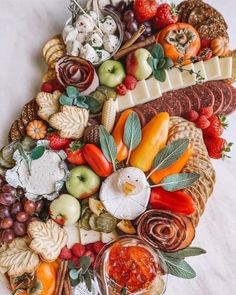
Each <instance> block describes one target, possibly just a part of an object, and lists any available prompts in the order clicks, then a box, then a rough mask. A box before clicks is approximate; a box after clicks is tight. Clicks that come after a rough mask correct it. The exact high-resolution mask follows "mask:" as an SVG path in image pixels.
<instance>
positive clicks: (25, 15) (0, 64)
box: [0, 0, 236, 295]
mask: <svg viewBox="0 0 236 295" xmlns="http://www.w3.org/2000/svg"><path fill="white" fill-rule="evenodd" d="M208 2H209V3H211V4H214V6H215V7H217V8H218V9H219V10H220V11H222V12H223V13H224V15H225V18H226V19H227V22H228V24H229V32H230V37H231V47H232V48H236V35H235V26H236V19H235V15H236V6H235V1H234V0H225V1H222V0H214V1H213V0H211V1H208ZM67 5H68V0H0V12H1V13H0V40H1V43H0V146H1V145H2V144H4V143H5V142H6V138H7V133H8V129H9V126H10V124H11V122H12V121H13V120H14V118H16V116H17V115H18V113H19V110H20V108H21V107H22V106H23V104H24V103H25V102H27V101H28V100H30V99H31V98H32V97H33V96H34V95H35V94H36V93H37V91H38V89H39V86H40V79H41V76H42V73H43V72H44V71H45V66H44V62H43V58H42V55H41V48H42V46H43V44H44V43H45V42H46V41H47V39H49V38H50V37H51V36H52V35H54V34H56V33H58V32H60V31H61V28H62V27H63V24H64V22H65V20H66V19H67V18H68V16H69V12H68V11H67V9H66V7H67ZM229 121H230V127H229V128H228V130H227V132H225V136H226V138H228V139H229V140H230V141H232V142H235V144H236V127H235V126H236V114H234V115H232V116H231V117H230V118H229ZM231 155H232V156H233V158H232V159H230V160H226V161H224V162H223V161H216V162H215V163H214V165H215V168H216V171H217V184H216V187H215V191H214V195H213V196H212V199H211V200H210V201H209V203H208V205H207V210H206V212H205V215H204V216H203V217H202V220H201V222H200V225H199V227H198V229H197V235H196V239H195V241H194V243H193V245H196V246H200V247H202V248H204V249H206V250H207V252H208V253H207V254H206V255H205V256H201V257H199V258H192V259H189V262H190V263H191V265H192V266H193V268H194V269H195V270H196V271H197V273H198V276H197V278H196V279H194V280H191V281H185V280H180V279H176V278H173V277H170V278H169V283H168V288H167V292H166V294H167V295H173V294H175V295H183V294H188V295H199V294H201V295H222V294H223V295H233V294H236V217H235V215H236V195H235V194H236V193H235V192H236V146H234V148H233V151H232V153H231ZM0 291H1V290H0ZM0 293H1V295H5V292H4V291H3V290H2V291H1V292H0Z"/></svg>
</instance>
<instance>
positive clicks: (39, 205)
mask: <svg viewBox="0 0 236 295" xmlns="http://www.w3.org/2000/svg"><path fill="white" fill-rule="evenodd" d="M43 208H44V201H43V200H39V201H37V202H36V207H35V212H36V213H40V212H42V211H43Z"/></svg>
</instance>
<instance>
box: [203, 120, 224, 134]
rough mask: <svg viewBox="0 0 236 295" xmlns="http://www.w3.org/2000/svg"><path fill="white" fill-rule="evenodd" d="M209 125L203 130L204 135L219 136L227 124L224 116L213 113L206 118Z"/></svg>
mask: <svg viewBox="0 0 236 295" xmlns="http://www.w3.org/2000/svg"><path fill="white" fill-rule="evenodd" d="M208 121H209V122H210V126H209V127H207V128H206V129H204V130H203V134H204V135H205V136H212V137H219V136H221V135H222V134H223V132H224V129H225V128H226V127H227V126H228V123H227V122H226V117H224V116H216V115H213V116H211V117H210V118H208Z"/></svg>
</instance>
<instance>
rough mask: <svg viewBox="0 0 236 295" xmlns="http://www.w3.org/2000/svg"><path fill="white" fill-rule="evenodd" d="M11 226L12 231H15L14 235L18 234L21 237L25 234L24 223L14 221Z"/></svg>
mask: <svg viewBox="0 0 236 295" xmlns="http://www.w3.org/2000/svg"><path fill="white" fill-rule="evenodd" d="M13 228H14V232H15V234H16V236H18V237H22V236H24V235H25V234H26V226H25V224H24V223H21V222H18V221H15V222H14V225H13Z"/></svg>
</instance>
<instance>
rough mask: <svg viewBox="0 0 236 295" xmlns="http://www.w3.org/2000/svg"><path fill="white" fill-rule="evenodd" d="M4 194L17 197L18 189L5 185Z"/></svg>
mask: <svg viewBox="0 0 236 295" xmlns="http://www.w3.org/2000/svg"><path fill="white" fill-rule="evenodd" d="M2 192H3V193H9V194H12V195H13V196H16V189H15V188H14V187H12V186H11V185H10V184H4V186H3V187H2Z"/></svg>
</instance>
